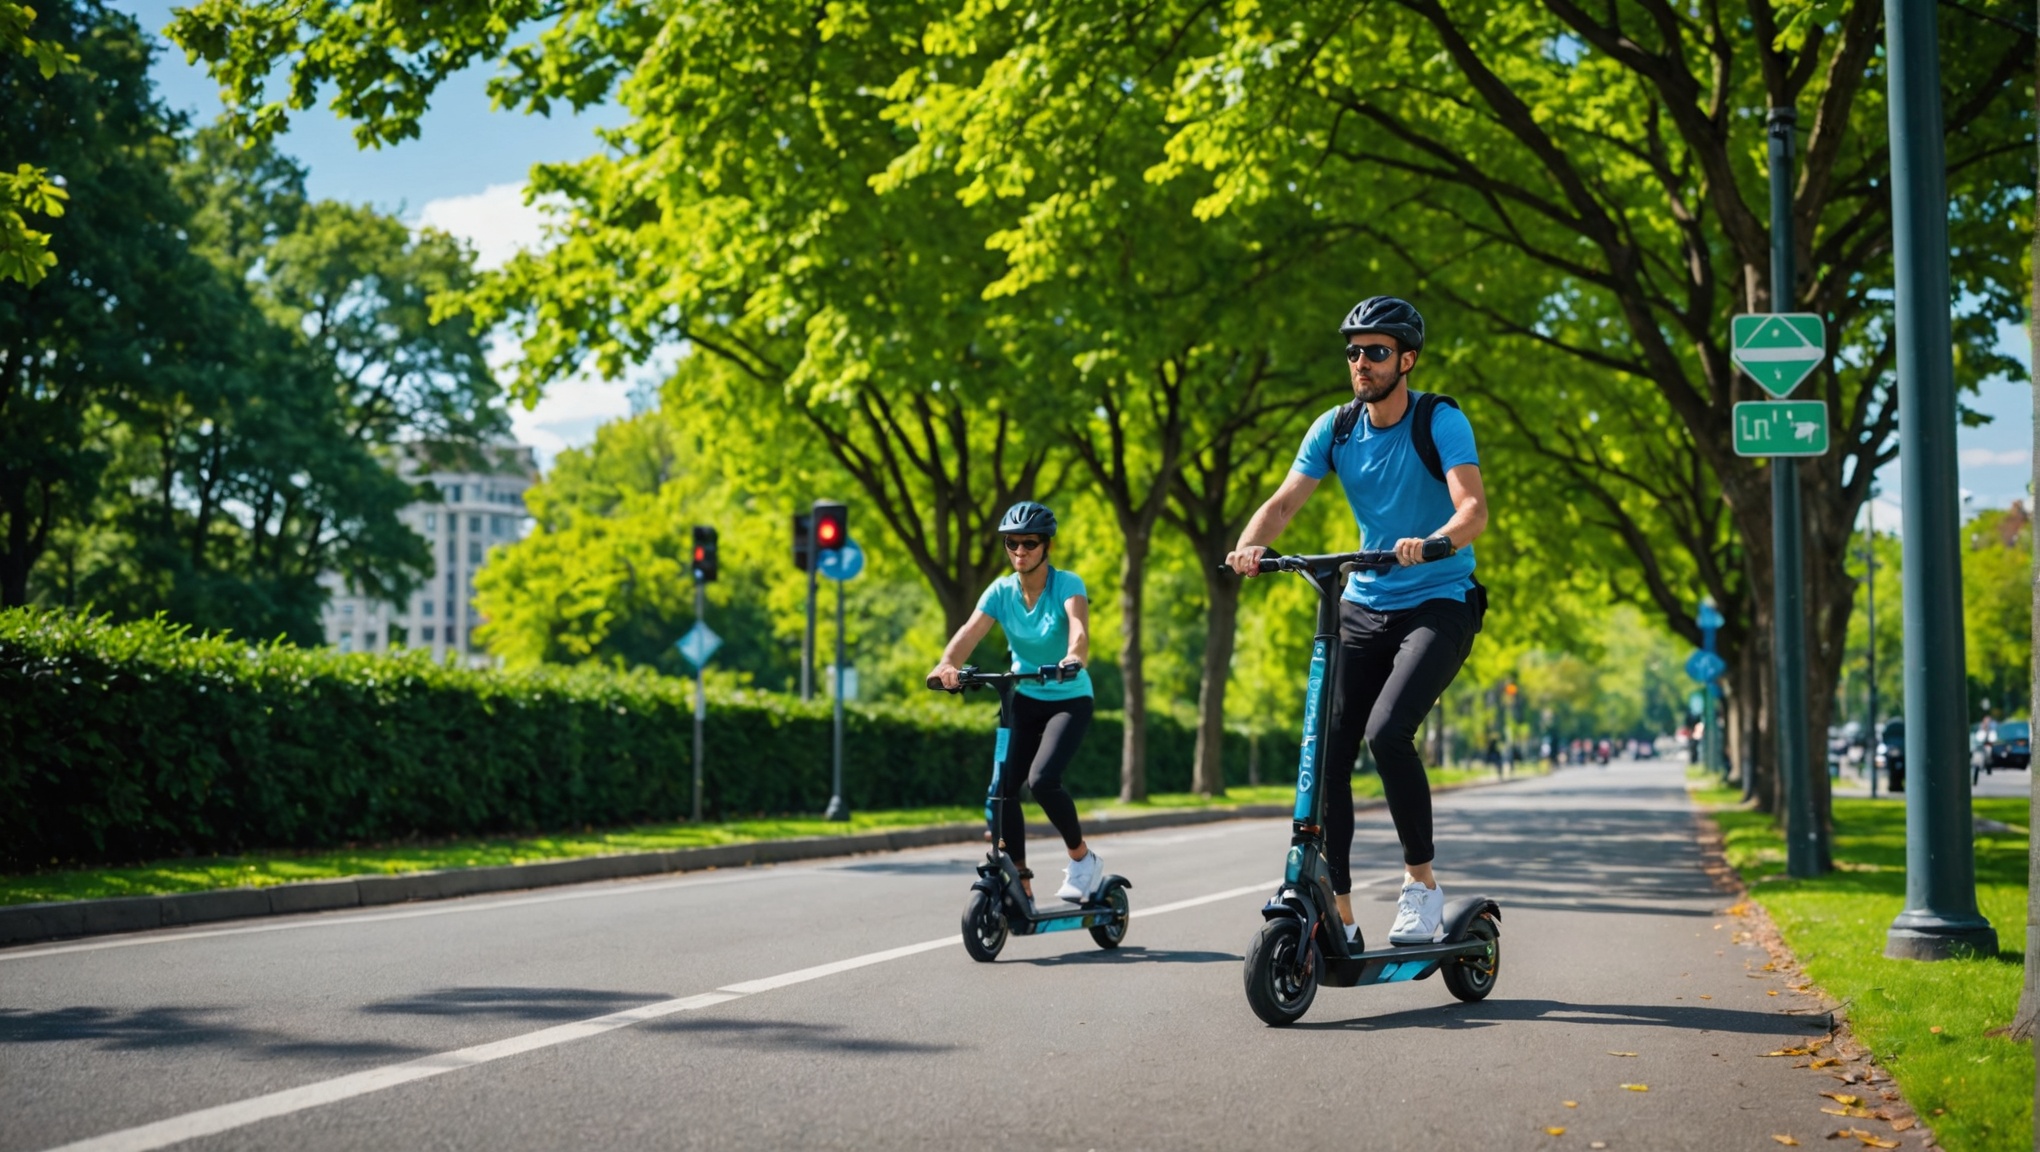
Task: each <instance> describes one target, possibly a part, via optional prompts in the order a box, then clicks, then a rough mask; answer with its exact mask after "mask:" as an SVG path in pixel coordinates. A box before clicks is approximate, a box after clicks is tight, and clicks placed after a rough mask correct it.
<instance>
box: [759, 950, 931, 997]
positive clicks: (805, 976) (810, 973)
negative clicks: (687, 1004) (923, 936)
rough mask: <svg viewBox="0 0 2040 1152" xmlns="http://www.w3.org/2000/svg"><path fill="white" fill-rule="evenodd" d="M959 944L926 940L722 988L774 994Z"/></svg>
mask: <svg viewBox="0 0 2040 1152" xmlns="http://www.w3.org/2000/svg"><path fill="white" fill-rule="evenodd" d="M956 942H957V938H956V937H955V936H944V937H943V938H942V939H940V940H923V941H921V942H920V943H919V944H908V945H906V946H904V947H901V948H888V949H886V950H885V951H883V952H867V953H865V954H864V955H862V956H852V957H851V958H850V959H848V960H838V961H836V962H835V963H833V964H817V965H815V966H814V967H812V968H802V969H800V970H799V971H797V972H788V973H785V974H784V975H780V976H767V977H765V978H764V979H763V980H746V981H744V982H743V983H741V984H725V985H723V986H722V991H724V992H734V993H736V994H737V995H739V996H750V995H753V994H755V993H759V992H770V991H772V990H773V989H774V988H784V987H786V986H787V985H789V984H805V983H807V982H808V981H810V980H819V979H821V978H822V977H824V976H834V975H835V974H836V973H838V972H849V971H852V970H854V969H858V968H868V967H870V966H871V965H873V964H883V963H885V962H886V961H888V960H899V959H902V958H904V957H907V956H918V955H920V954H921V953H923V952H933V951H934V950H935V949H937V948H946V947H948V946H949V945H951V944H954V943H956Z"/></svg>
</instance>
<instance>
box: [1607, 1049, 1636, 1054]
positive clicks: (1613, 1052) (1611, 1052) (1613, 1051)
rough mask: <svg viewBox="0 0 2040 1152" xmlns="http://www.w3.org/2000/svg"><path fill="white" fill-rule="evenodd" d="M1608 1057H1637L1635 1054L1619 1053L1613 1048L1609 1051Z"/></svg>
mask: <svg viewBox="0 0 2040 1152" xmlns="http://www.w3.org/2000/svg"><path fill="white" fill-rule="evenodd" d="M1608 1055H1610V1056H1634V1055H1636V1053H1634V1052H1617V1051H1616V1050H1614V1049H1613V1048H1610V1049H1608Z"/></svg>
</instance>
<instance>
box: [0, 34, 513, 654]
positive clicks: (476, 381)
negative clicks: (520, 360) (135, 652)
mask: <svg viewBox="0 0 2040 1152" xmlns="http://www.w3.org/2000/svg"><path fill="white" fill-rule="evenodd" d="M38 28H39V30H42V31H44V32H45V34H46V35H47V37H48V38H49V40H50V42H51V43H54V44H58V45H60V46H62V47H64V48H65V50H66V51H69V52H71V53H72V55H73V56H74V57H75V64H74V65H72V66H67V67H66V68H64V69H62V70H59V71H58V72H56V73H55V74H54V76H44V75H42V74H41V72H40V71H38V70H37V69H36V68H35V67H33V66H32V61H29V60H28V59H27V58H25V57H21V56H19V55H16V54H12V53H0V102H5V103H6V104H7V105H8V107H9V109H10V115H9V116H8V118H7V120H6V121H5V123H4V124H0V153H4V154H7V155H9V156H10V157H20V158H22V159H23V160H24V162H27V163H31V164H32V165H34V166H37V167H39V168H42V169H46V170H48V171H50V172H55V173H60V174H62V176H63V178H64V188H63V191H64V192H65V193H67V195H68V196H69V200H68V202H67V204H68V210H67V211H65V212H64V213H63V215H61V216H60V217H57V218H55V219H53V220H52V222H51V224H50V236H51V244H52V246H53V247H52V253H53V254H54V255H55V256H58V257H61V264H60V265H56V266H55V267H56V271H54V272H53V273H52V274H51V275H49V276H48V277H47V278H45V279H42V280H41V281H40V282H38V283H35V284H33V285H32V286H31V285H29V284H25V283H23V284H16V283H8V282H6V281H5V278H4V277H0V381H4V385H0V416H4V419H0V529H4V531H0V604H7V605H18V604H24V603H30V602H42V603H58V604H65V605H81V604H88V603H89V604H93V605H96V606H97V607H98V608H100V609H104V610H110V611H113V612H115V613H117V614H119V615H122V616H128V617H143V616H147V615H150V614H152V613H155V612H159V611H160V612H166V613H168V614H169V615H170V616H171V617H172V618H174V619H176V620H179V621H183V622H186V623H190V624H193V625H196V626H198V627H201V628H207V629H214V630H219V629H234V630H238V631H241V632H243V633H246V634H252V635H260V636H274V635H288V636H291V637H293V638H295V639H298V640H301V641H306V642H311V641H315V640H316V639H317V638H318V636H319V635H320V628H319V621H318V616H319V610H320V608H321V606H322V605H323V603H324V602H325V599H326V596H327V595H328V592H327V588H326V586H325V585H323V584H322V583H321V581H322V579H323V578H325V577H327V576H328V575H329V574H331V575H337V576H338V577H339V578H340V580H342V581H343V582H345V583H347V584H350V585H353V586H354V587H357V588H359V589H361V590H363V591H365V592H368V593H370V594H372V595H378V596H382V597H385V598H388V599H392V600H397V599H401V598H403V597H405V596H407V595H408V594H409V592H410V591H411V589H412V588H414V587H415V586H416V584H417V582H418V581H419V580H420V579H421V578H422V577H423V574H424V573H425V572H427V571H429V557H428V556H427V554H426V551H425V546H424V544H423V542H422V541H420V540H419V539H418V538H417V537H416V536H415V535H414V534H412V533H411V532H410V531H408V530H407V529H406V528H405V527H404V526H403V525H402V524H401V523H400V522H399V521H398V519H397V513H398V511H399V510H400V509H401V508H402V507H403V506H404V505H405V504H407V503H409V502H410V501H411V500H412V499H413V490H412V487H411V485H410V484H408V483H406V482H405V481H403V480H402V479H400V478H399V477H398V476H397V475H396V465H398V464H399V463H400V462H402V461H404V460H406V459H410V458H415V457H418V456H421V455H423V454H425V453H426V451H427V450H428V449H430V450H449V451H450V450H458V449H459V448H461V447H463V446H472V445H474V444H476V443H478V442H482V441H485V440H487V439H489V438H490V437H492V436H495V435H497V434H499V433H500V432H501V431H503V430H504V429H505V428H507V419H506V417H505V415H504V413H503V412H502V411H501V409H500V405H499V404H498V403H497V401H498V398H499V394H500V389H499V388H498V386H497V384H496V382H495V380H494V378H493V376H492V375H491V373H490V372H489V371H488V367H487V365H486V363H485V362H484V357H483V340H484V333H483V332H481V331H480V330H478V329H477V327H476V325H475V323H474V318H473V316H472V315H471V314H469V313H467V312H465V311H462V310H461V309H460V308H459V307H458V306H457V305H451V306H443V307H442V306H441V305H439V304H438V303H437V302H436V299H437V297H440V296H442V295H452V294H457V293H459V292H462V291H464V290H466V289H467V288H468V287H469V281H470V279H471V277H472V256H471V254H470V253H468V252H467V251H466V250H465V249H464V248H463V247H462V246H461V245H460V244H459V243H458V242H456V241H454V240H453V239H452V238H450V237H448V236H445V235H443V234H436V233H430V232H427V233H422V234H420V235H417V236H415V237H414V236H413V235H412V234H411V232H410V230H409V229H407V228H406V227H405V226H404V225H403V224H402V222H400V221H398V220H396V219H395V218H393V217H388V216H383V215H380V214H377V213H375V212H373V211H370V210H368V209H363V208H352V207H348V206H344V205H338V204H329V203H315V202H312V201H310V200H309V198H308V197H307V196H306V195H305V192H304V173H303V171H302V169H300V168H299V167H298V166H297V165H296V164H295V163H293V162H291V161H290V160H289V159H288V158H286V157H283V156H281V155H279V154H277V153H276V152H275V151H274V150H273V149H270V148H267V147H253V148H243V147H242V146H241V144H240V142H238V141H236V140H234V139H232V138H231V137H229V136H228V135H227V134H226V133H225V132H223V131H218V130H213V131H201V132H197V133H192V134H185V133H184V131H183V126H182V124H181V123H180V122H179V121H178V120H177V119H176V118H174V117H173V116H171V115H170V114H169V113H167V112H165V111H164V110H163V109H161V108H160V107H158V106H157V105H156V104H155V103H154V102H153V99H152V97H151V94H150V90H149V87H148V84H147V64H148V57H149V49H148V47H147V44H146V42H145V40H144V39H143V37H142V36H141V34H140V32H139V30H138V29H136V28H135V26H134V24H133V22H132V21H131V20H129V19H127V18H126V17H124V16H120V15H118V14H115V13H111V12H108V11H106V10H105V9H104V8H103V7H101V6H100V5H99V4H98V3H96V0H80V2H78V3H70V2H69V0H66V2H64V3H60V4H57V5H53V6H52V7H51V8H50V9H49V10H48V11H47V12H46V13H45V14H44V17H43V19H42V21H41V22H40V23H39V24H38ZM435 309H439V311H438V312H437V313H435Z"/></svg>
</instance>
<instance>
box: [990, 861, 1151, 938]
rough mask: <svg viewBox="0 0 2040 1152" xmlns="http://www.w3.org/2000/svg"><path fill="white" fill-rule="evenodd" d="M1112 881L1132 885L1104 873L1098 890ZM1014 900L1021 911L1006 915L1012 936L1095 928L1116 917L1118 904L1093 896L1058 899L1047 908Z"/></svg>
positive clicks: (1117, 915) (1118, 877) (1122, 879)
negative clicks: (1079, 901) (1070, 900)
mask: <svg viewBox="0 0 2040 1152" xmlns="http://www.w3.org/2000/svg"><path fill="white" fill-rule="evenodd" d="M1114 884H1117V885H1119V886H1122V887H1127V888H1131V887H1132V885H1131V884H1128V883H1127V882H1126V879H1125V877H1123V876H1107V877H1105V878H1104V879H1103V880H1101V881H1099V883H1098V891H1099V892H1104V891H1106V890H1107V889H1108V888H1111V887H1112V886H1113V885H1114ZM1013 904H1014V907H1016V908H1017V910H1019V911H1020V912H1021V915H1018V916H1014V915H1010V914H1009V915H1008V916H1007V917H1006V924H1007V927H1008V928H1009V929H1010V930H1011V931H1012V933H1013V935H1015V936H1038V935H1040V934H1041V933H1043V932H1070V931H1074V930H1076V929H1078V928H1096V927H1098V926H1099V925H1101V924H1110V923H1112V922H1113V921H1115V920H1117V919H1119V910H1118V909H1117V908H1114V907H1113V906H1112V905H1110V904H1107V903H1104V902H1103V901H1100V900H1097V899H1095V898H1094V899H1091V900H1086V901H1084V902H1083V903H1082V904H1071V903H1068V902H1066V901H1061V900H1058V901H1056V902H1055V903H1054V904H1052V905H1049V906H1048V907H1047V908H1041V907H1035V906H1029V905H1028V904H1026V903H1024V902H1020V901H1015V902H1013ZM1129 914H1130V913H1129Z"/></svg>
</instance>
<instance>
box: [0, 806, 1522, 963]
mask: <svg viewBox="0 0 2040 1152" xmlns="http://www.w3.org/2000/svg"><path fill="white" fill-rule="evenodd" d="M1529 778H1530V777H1523V776H1518V777H1511V778H1510V780H1477V781H1468V782H1466V783H1463V784H1456V785H1452V786H1450V787H1444V786H1441V787H1438V788H1435V789H1434V791H1437V792H1451V791H1457V790H1459V789H1464V788H1481V787H1492V786H1494V785H1496V784H1503V783H1510V782H1513V781H1515V780H1523V779H1529ZM1381 803H1382V802H1381V801H1379V800H1370V801H1367V802H1365V803H1361V804H1358V805H1355V810H1356V811H1365V810H1367V809H1369V808H1376V807H1380V806H1381ZM1289 813H1290V806H1289V805H1287V804H1244V805H1241V806H1239V807H1237V808H1219V809H1212V808H1185V809H1180V810H1177V811H1172V812H1141V813H1136V814H1133V815H1130V816H1112V815H1110V814H1101V815H1096V816H1091V817H1087V818H1086V819H1085V821H1084V822H1085V825H1086V826H1087V828H1088V829H1090V830H1091V831H1094V832H1096V833H1098V834H1100V835H1104V834H1106V833H1111V832H1145V831H1148V830H1150V829H1155V828H1176V827H1183V826H1187V825H1193V824H1217V823H1222V822H1226V821H1232V820H1264V819H1269V818H1271V817H1276V816H1287V815H1289ZM984 831H985V828H984V825H983V824H977V823H972V824H935V825H930V826H928V827H925V828H900V829H892V830H888V831H882V832H862V833H859V834H857V835H854V836H804V837H800V838H798V839H792V840H755V841H752V842H750V843H747V844H718V845H714V846H711V847H706V848H674V849H669V850H666V851H661V852H628V853H619V854H617V855H613V856H582V857H578V858H575V859H572V860H543V861H538V862H536V863H532V864H498V865H490V866H487V867H481V868H450V869H446V870H444V871H437V872H404V873H399V874H395V875H387V876H348V877H343V878H341V879H338V880H310V881H304V882H301V883H296V884H276V885H271V886H269V887H266V888H221V889H215V890H213V891H210V892H178V893H174V894H171V895H166V896H114V897H108V898H105V899H99V900H64V901H53V902H50V903H46V904H12V905H7V906H5V907H0V947H7V946H10V945H15V944H32V943H41V942H43V941H49V940H66V939H73V938H76V937H80V936H106V935H112V934H115V933H122V932H145V931H148V930H150V929H155V928H184V927H189V926H191V925H194V924H209V923H216V922H218V921H222V920H246V919H252V918H254V917H260V916H283V915H292V914H296V913H301V912H330V911H335V910H338V909H342V908H372V907H377V906H380V905H388V904H405V903H410V902H412V901H418V900H449V899H453V898H455V897H459V896H483V895H487V894H489V893H492V892H514V891H519V890H522V889H528V888H551V887H556V886H559V885H563V884H587V883H591V882H595V881H600V880H625V879H631V878H633V877H639V876H656V875H660V874H663V873H671V872H700V871H705V870H707V869H711V868H746V867H750V866H752V865H758V864H789V863H793V862H796V861H801V860H819V859H825V858H828V857H831V856H861V855H864V854H867V853H873V852H898V851H902V850H904V849H908V848H933V847H937V846H939V845H943V844H963V843H969V842H972V841H980V840H982V838H983V836H984ZM1027 832H1028V834H1029V835H1030V836H1050V835H1053V834H1054V829H1053V828H1050V827H1049V826H1048V825H1046V824H1029V825H1028V826H1027Z"/></svg>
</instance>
